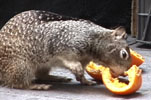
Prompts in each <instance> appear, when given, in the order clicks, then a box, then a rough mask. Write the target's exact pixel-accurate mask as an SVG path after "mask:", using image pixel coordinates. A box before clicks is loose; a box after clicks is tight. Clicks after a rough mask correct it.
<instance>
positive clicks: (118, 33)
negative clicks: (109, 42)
mask: <svg viewBox="0 0 151 100" xmlns="http://www.w3.org/2000/svg"><path fill="white" fill-rule="evenodd" d="M112 36H113V37H114V38H115V39H116V40H119V39H126V38H127V34H126V31H125V28H124V27H118V28H116V29H115V30H114V32H113V33H112Z"/></svg>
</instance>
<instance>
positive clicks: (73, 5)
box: [0, 0, 132, 33]
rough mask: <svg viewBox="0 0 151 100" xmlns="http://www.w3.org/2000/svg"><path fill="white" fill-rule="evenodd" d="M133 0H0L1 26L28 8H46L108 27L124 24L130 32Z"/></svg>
mask: <svg viewBox="0 0 151 100" xmlns="http://www.w3.org/2000/svg"><path fill="white" fill-rule="evenodd" d="M131 1H132V0H0V28H1V27H2V26H3V25H4V24H5V23H6V22H7V21H8V20H9V19H10V18H11V17H13V16H14V15H16V14H18V13H20V12H23V11H26V10H33V9H37V10H46V11H51V12H55V13H58V14H61V15H66V16H72V17H77V18H82V19H88V20H91V21H93V22H95V23H96V24H99V25H101V26H103V27H106V28H115V27H118V26H124V27H125V28H126V30H127V32H128V33H130V22H131Z"/></svg>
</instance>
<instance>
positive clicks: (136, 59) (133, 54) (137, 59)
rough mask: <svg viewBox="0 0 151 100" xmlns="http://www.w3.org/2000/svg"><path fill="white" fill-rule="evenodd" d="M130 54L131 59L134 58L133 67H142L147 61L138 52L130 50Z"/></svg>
mask: <svg viewBox="0 0 151 100" xmlns="http://www.w3.org/2000/svg"><path fill="white" fill-rule="evenodd" d="M130 54H131V57H132V63H131V66H132V65H136V66H140V65H141V64H142V63H143V62H144V61H145V59H144V58H143V56H142V55H140V54H138V53H137V52H135V51H134V50H132V49H130Z"/></svg>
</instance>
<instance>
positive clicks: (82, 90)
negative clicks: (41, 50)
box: [0, 39, 151, 100]
mask: <svg viewBox="0 0 151 100" xmlns="http://www.w3.org/2000/svg"><path fill="white" fill-rule="evenodd" d="M132 40H133V39H132ZM132 40H129V41H128V42H129V43H130V44H133V41H132ZM134 41H135V40H134ZM130 47H131V48H132V49H134V50H135V51H137V52H138V53H140V54H141V55H143V56H144V58H145V63H143V64H142V65H141V66H140V68H142V69H143V84H142V87H141V88H140V90H138V91H137V92H136V93H134V94H132V95H128V96H118V95H114V94H112V93H111V92H109V91H108V90H107V89H106V88H105V87H104V85H102V84H99V85H96V86H82V85H80V84H79V82H77V81H75V79H74V76H73V75H72V74H71V73H70V72H69V71H68V70H64V69H63V70H61V69H56V71H54V73H53V74H55V75H62V76H66V77H68V78H73V80H72V81H71V82H70V83H52V85H53V86H52V88H51V89H50V90H48V91H36V90H19V89H9V88H6V87H1V86H0V100H106V99H107V100H110V99H111V100H125V99H132V100H149V99H150V98H151V64H150V62H151V46H149V45H145V46H144V45H141V44H139V43H137V44H133V45H130ZM86 75H87V74H86ZM87 78H89V79H92V78H91V77H90V76H88V75H87Z"/></svg>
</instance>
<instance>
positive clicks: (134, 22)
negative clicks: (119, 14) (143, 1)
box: [131, 0, 138, 37]
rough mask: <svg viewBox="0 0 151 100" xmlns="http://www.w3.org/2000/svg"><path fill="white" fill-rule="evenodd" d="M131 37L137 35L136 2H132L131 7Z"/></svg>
mask: <svg viewBox="0 0 151 100" xmlns="http://www.w3.org/2000/svg"><path fill="white" fill-rule="evenodd" d="M131 8H132V10H131V36H133V37H136V36H137V34H138V31H137V26H138V17H137V13H138V0H132V6H131Z"/></svg>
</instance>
